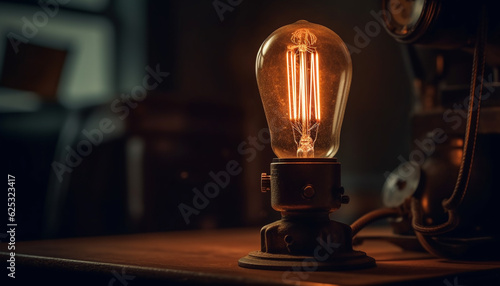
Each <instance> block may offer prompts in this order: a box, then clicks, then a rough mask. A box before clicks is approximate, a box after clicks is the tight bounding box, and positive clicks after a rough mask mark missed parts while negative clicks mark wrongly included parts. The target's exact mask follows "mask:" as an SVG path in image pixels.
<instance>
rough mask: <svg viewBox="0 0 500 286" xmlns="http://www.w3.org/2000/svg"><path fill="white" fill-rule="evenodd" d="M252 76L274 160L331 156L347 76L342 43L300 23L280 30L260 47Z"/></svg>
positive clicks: (314, 26)
mask: <svg viewBox="0 0 500 286" xmlns="http://www.w3.org/2000/svg"><path fill="white" fill-rule="evenodd" d="M256 75H257V83H258V86H259V91H260V95H261V99H262V104H263V105H264V111H265V113H266V118H267V123H268V125H269V129H270V132H271V145H272V148H273V151H274V153H275V154H276V156H278V157H279V158H332V157H333V156H334V155H335V153H337V150H338V148H339V139H340V129H341V125H342V120H343V117H344V110H345V106H346V103H347V96H348V94H349V86H350V84H351V75H352V66H351V57H350V54H349V51H348V49H347V47H346V45H345V44H344V42H343V41H342V39H341V38H340V37H339V36H338V35H337V34H335V33H334V32H333V31H332V30H330V29H328V28H326V27H324V26H321V25H318V24H313V23H309V22H307V21H304V20H301V21H298V22H295V23H293V24H290V25H287V26H284V27H281V28H279V29H278V30H276V31H274V32H273V33H272V34H271V35H270V36H269V37H268V38H267V39H266V40H265V41H264V43H262V46H261V47H260V49H259V52H258V54H257V60H256Z"/></svg>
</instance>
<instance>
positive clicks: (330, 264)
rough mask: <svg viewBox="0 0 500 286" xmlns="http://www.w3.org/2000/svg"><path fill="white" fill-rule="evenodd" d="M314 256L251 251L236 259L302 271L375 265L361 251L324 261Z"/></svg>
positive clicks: (242, 263)
mask: <svg viewBox="0 0 500 286" xmlns="http://www.w3.org/2000/svg"><path fill="white" fill-rule="evenodd" d="M317 259H318V258H317V257H314V256H299V255H286V254H272V253H266V252H262V251H252V252H250V253H249V254H248V255H247V256H245V257H242V258H241V259H240V260H239V261H238V265H239V266H241V267H245V268H252V269H264V270H290V269H300V270H304V271H332V270H351V269H360V268H368V267H373V266H375V259H373V258H371V257H369V256H367V255H366V253H364V252H362V251H356V250H353V251H352V252H348V253H343V254H340V255H336V256H335V257H333V258H329V259H328V260H325V261H319V260H317Z"/></svg>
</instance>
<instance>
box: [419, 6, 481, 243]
mask: <svg viewBox="0 0 500 286" xmlns="http://www.w3.org/2000/svg"><path fill="white" fill-rule="evenodd" d="M480 16H481V17H480V21H479V26H478V33H477V39H476V43H475V47H474V58H473V63H472V75H471V84H470V92H469V106H468V112H467V126H466V129H465V140H464V147H463V155H462V162H461V164H460V170H459V173H458V177H457V182H456V184H455V188H454V190H453V193H452V195H451V196H450V198H448V199H446V200H444V201H443V208H444V210H445V211H446V212H447V213H448V220H447V221H446V222H445V223H442V224H440V225H435V226H424V225H422V224H421V222H420V217H421V215H420V213H421V207H420V204H419V203H418V201H417V200H416V199H415V198H413V201H412V215H413V220H412V227H413V229H414V230H415V231H416V232H419V233H421V234H424V235H440V234H444V233H447V232H450V231H452V230H453V229H455V228H456V226H457V225H458V219H459V218H458V214H457V213H456V209H457V208H458V207H459V206H460V204H461V203H462V201H463V199H464V197H465V195H466V194H467V189H468V187H469V181H470V175H471V170H472V165H473V162H474V150H475V148H476V138H477V129H478V125H479V115H480V105H481V94H482V91H483V79H484V64H485V53H484V49H485V45H486V22H487V21H486V9H485V7H484V6H483V7H482V13H480ZM477 81H479V84H477ZM476 88H477V89H476ZM475 99H476V100H475Z"/></svg>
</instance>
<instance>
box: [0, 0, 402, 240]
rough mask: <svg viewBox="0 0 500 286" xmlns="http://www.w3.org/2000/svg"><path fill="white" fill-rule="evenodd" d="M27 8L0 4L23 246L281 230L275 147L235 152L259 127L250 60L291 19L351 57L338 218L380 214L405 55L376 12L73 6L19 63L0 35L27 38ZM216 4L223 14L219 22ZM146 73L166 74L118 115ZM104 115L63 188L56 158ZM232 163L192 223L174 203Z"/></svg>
mask: <svg viewBox="0 0 500 286" xmlns="http://www.w3.org/2000/svg"><path fill="white" fill-rule="evenodd" d="M37 3H38V1H0V39H2V42H1V43H0V59H2V60H0V70H1V74H0V87H1V89H0V108H1V109H0V148H1V152H2V160H1V170H2V173H3V174H4V175H5V174H11V175H14V176H15V177H16V194H17V197H16V218H17V223H18V232H17V233H18V237H17V238H18V239H19V240H28V239H39V238H51V237H67V236H86V235H104V234H115V233H129V232H143V231H164V230H178V229H187V228H218V227H240V226H260V225H263V224H265V223H267V222H270V221H271V220H273V219H274V218H276V216H277V215H278V214H277V213H276V212H274V211H273V210H272V209H271V208H270V203H269V194H261V193H260V185H259V184H260V173H262V172H266V171H268V170H269V163H270V162H271V160H272V158H273V156H274V154H273V153H272V151H271V148H270V146H269V145H267V144H264V147H263V150H258V149H257V148H252V149H253V150H254V151H255V154H256V156H255V158H254V156H251V155H250V153H245V152H241V148H240V149H239V147H238V146H240V145H241V144H243V145H242V146H244V148H243V149H244V150H247V151H248V150H249V148H251V145H250V141H249V137H255V136H257V135H258V133H259V131H261V130H262V129H263V128H266V127H267V125H266V121H265V116H264V113H263V108H262V105H261V102H260V97H259V93H258V89H257V84H256V80H255V68H254V64H255V56H256V54H257V50H258V49H259V47H260V45H261V43H262V42H263V41H264V39H265V38H266V37H267V36H268V35H269V34H271V33H272V32H273V31H274V30H276V29H277V28H279V27H281V26H284V25H287V24H290V23H292V22H295V21H297V20H300V19H305V20H308V21H310V22H314V23H318V24H321V25H324V26H326V27H328V28H330V29H332V30H333V31H335V32H336V33H337V34H338V35H339V36H340V37H341V38H342V39H343V40H344V42H345V43H346V44H348V46H350V47H355V49H352V50H351V51H352V52H353V53H352V55H351V56H352V62H353V80H352V84H351V91H350V94H349V100H348V104H347V109H346V113H345V119H344V124H343V127H342V136H341V145H340V149H339V152H338V154H337V157H338V158H339V160H340V161H341V162H342V179H343V185H344V187H345V188H346V190H347V193H348V194H349V195H350V196H351V203H350V204H349V205H347V206H344V207H343V208H342V209H341V210H340V211H338V212H336V213H335V214H333V216H334V217H335V219H337V220H340V221H343V222H346V223H350V222H352V221H353V220H354V219H356V218H357V217H359V216H360V215H361V214H363V213H364V212H366V211H368V210H371V209H374V208H376V207H378V206H380V205H381V198H380V188H381V186H382V185H383V183H384V180H385V177H384V173H385V172H387V171H392V169H394V168H395V166H397V165H398V164H399V163H400V160H399V159H398V156H400V155H402V156H403V157H405V154H407V153H408V145H409V144H408V142H409V123H408V117H409V113H410V104H411V101H412V96H411V90H410V86H411V82H410V80H409V75H408V73H407V70H406V68H405V65H404V60H403V59H404V54H403V52H402V49H401V47H400V46H399V44H397V43H395V42H394V40H392V38H390V37H389V36H388V35H387V34H386V32H385V31H384V29H383V27H382V26H381V24H380V23H378V22H377V19H376V17H374V14H375V13H378V12H379V11H380V10H381V7H380V6H379V1H361V0H359V1H289V0H288V1H284V0H283V1H255V0H253V1H250V0H244V1H225V0H220V1H210V0H208V1H159V0H158V1H153V0H150V1H124V0H123V1H76V0H74V1H70V2H69V3H68V4H65V5H63V4H60V5H59V7H58V10H57V12H56V13H55V15H54V16H49V17H48V18H47V19H48V20H47V23H46V24H44V25H38V26H36V27H37V28H38V31H37V32H36V33H34V35H32V37H25V39H27V40H28V41H27V42H26V43H21V44H20V45H19V46H18V48H19V52H18V53H15V50H14V48H13V46H12V43H11V40H10V39H12V35H13V34H12V33H14V34H16V35H20V36H25V35H24V34H23V27H24V25H26V24H25V22H24V20H23V18H24V19H27V20H28V21H30V22H31V23H34V22H33V21H37V20H36V19H35V20H34V18H33V17H43V16H35V15H37V14H36V13H38V12H40V11H45V10H44V9H43V8H41V7H40V6H39V5H38V4H37ZM220 3H222V5H229V6H227V7H230V9H229V10H227V11H224V12H219V13H218V12H217V8H216V6H217V5H221V4H220ZM229 3H233V4H234V5H233V6H231V5H230V4H229ZM218 7H219V8H220V9H223V8H222V6H218ZM52 11H54V10H52ZM38 15H40V14H38ZM40 19H41V20H43V18H40ZM40 19H39V20H38V21H41V20H40ZM38 23H39V24H40V22H38ZM34 24H36V23H34ZM9 33H10V34H9ZM9 35H10V36H9ZM146 67H150V68H151V69H153V70H154V69H155V68H157V67H159V69H160V70H161V71H162V72H168V73H169V75H168V76H167V77H166V78H165V79H164V80H163V81H162V82H161V83H159V85H158V86H157V88H155V89H153V90H151V91H150V92H149V93H148V94H147V96H146V97H145V100H142V101H134V102H132V104H133V106H134V107H133V108H132V107H131V106H128V111H129V114H128V115H127V116H124V115H125V113H124V112H114V110H113V106H114V104H116V100H118V104H119V106H120V107H123V106H127V105H125V103H123V102H122V101H121V100H122V98H123V97H122V96H125V97H127V96H129V95H130V93H131V91H132V90H134V88H135V87H136V86H141V85H142V82H143V78H144V76H145V75H147V74H148V72H147V70H146ZM151 82H152V81H151ZM135 104H136V105H135ZM120 116H122V117H123V118H120ZM103 119H109V120H111V121H112V122H113V126H114V127H115V129H114V130H113V132H111V133H109V134H108V133H107V134H103V138H102V143H100V144H97V145H94V146H92V151H91V152H90V154H89V155H88V156H84V158H82V160H81V162H80V163H79V164H78V166H76V167H74V168H72V172H71V173H69V172H65V173H64V175H63V177H62V178H63V179H62V180H59V179H58V177H57V175H56V172H55V171H54V167H53V165H54V162H59V163H60V162H64V160H65V157H66V156H67V154H68V151H67V150H68V148H69V149H73V150H76V148H77V147H78V144H79V143H80V142H81V141H82V140H85V139H86V137H85V136H84V135H83V133H82V131H83V130H87V131H88V130H94V129H96V128H99V122H100V121H101V120H103ZM231 160H235V161H236V162H237V163H238V165H240V166H241V167H242V172H241V174H239V175H236V176H232V177H231V178H230V183H229V184H228V186H227V187H225V188H223V189H221V191H220V193H219V195H218V196H217V197H215V198H212V199H209V202H208V205H207V206H206V207H205V208H203V209H201V210H199V213H198V214H194V215H191V216H190V222H189V224H187V223H186V222H185V220H184V218H183V217H182V215H181V214H180V211H179V208H178V207H179V204H182V203H184V204H185V205H189V206H193V197H194V196H195V193H194V192H193V188H197V189H203V187H204V186H205V185H206V184H207V183H210V182H212V181H213V178H212V177H211V176H210V175H209V173H210V172H214V173H218V172H219V171H221V170H224V169H225V168H226V164H227V163H228V162H229V161H231ZM5 197H6V196H5ZM2 225H3V224H2Z"/></svg>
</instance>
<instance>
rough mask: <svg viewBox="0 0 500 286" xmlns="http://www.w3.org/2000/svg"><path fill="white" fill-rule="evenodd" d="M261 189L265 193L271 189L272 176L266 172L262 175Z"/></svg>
mask: <svg viewBox="0 0 500 286" xmlns="http://www.w3.org/2000/svg"><path fill="white" fill-rule="evenodd" d="M260 191H261V192H263V193H266V192H269V191H271V176H270V175H268V174H266V173H262V174H261V175H260Z"/></svg>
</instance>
